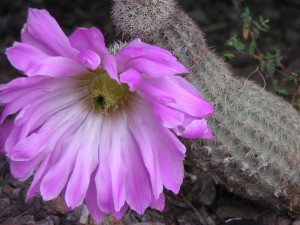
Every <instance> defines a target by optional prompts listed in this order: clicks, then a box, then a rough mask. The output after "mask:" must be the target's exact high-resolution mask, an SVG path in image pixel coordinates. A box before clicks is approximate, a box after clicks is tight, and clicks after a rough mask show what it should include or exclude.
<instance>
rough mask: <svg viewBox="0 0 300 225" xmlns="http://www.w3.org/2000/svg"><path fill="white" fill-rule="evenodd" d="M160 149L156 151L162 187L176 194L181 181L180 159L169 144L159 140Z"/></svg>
mask: <svg viewBox="0 0 300 225" xmlns="http://www.w3.org/2000/svg"><path fill="white" fill-rule="evenodd" d="M161 145H162V146H161V150H160V151H157V154H158V160H159V167H160V170H161V177H162V181H163V184H164V187H165V188H166V189H168V190H170V191H172V192H173V193H175V194H178V192H179V189H180V186H181V184H182V181H183V171H184V169H183V163H182V159H181V158H178V157H177V156H176V154H174V150H173V149H171V146H168V145H167V144H165V143H164V142H163V141H161Z"/></svg>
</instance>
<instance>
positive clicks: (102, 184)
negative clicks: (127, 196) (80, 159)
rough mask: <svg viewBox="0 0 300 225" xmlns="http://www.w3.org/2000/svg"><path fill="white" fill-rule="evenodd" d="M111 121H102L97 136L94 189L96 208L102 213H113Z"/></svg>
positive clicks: (108, 119)
mask: <svg viewBox="0 0 300 225" xmlns="http://www.w3.org/2000/svg"><path fill="white" fill-rule="evenodd" d="M110 128H111V119H110V118H109V117H108V118H107V120H103V124H102V128H101V131H100V132H101V135H100V136H99V167H98V171H97V172H96V177H95V178H96V180H97V182H96V189H97V193H98V195H97V202H98V206H99V208H100V209H101V211H102V212H104V213H108V214H109V213H110V212H112V211H115V207H114V202H113V196H112V181H111V172H110V167H109V164H110V161H109V160H110V157H109V154H110V146H111V142H112V132H113V130H112V129H110Z"/></svg>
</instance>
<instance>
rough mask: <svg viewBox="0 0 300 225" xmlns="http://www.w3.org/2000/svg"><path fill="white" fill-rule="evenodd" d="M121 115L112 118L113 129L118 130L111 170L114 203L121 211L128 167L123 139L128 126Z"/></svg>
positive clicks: (111, 149) (113, 146)
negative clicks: (124, 155)
mask: <svg viewBox="0 0 300 225" xmlns="http://www.w3.org/2000/svg"><path fill="white" fill-rule="evenodd" d="M121 116H122V114H121V115H118V116H115V117H113V119H112V120H111V128H110V129H111V130H118V132H114V136H113V141H112V142H111V146H110V149H109V151H110V157H109V158H110V163H109V164H110V172H111V182H112V195H113V203H114V208H115V211H116V212H119V211H120V210H121V208H122V207H123V205H124V203H125V199H126V189H125V188H126V187H125V181H126V168H125V165H124V163H123V154H124V153H123V151H122V149H123V147H124V146H123V140H124V139H125V137H126V135H127V134H126V132H127V129H126V128H125V127H126V126H127V124H126V121H124V119H125V118H122V117H121Z"/></svg>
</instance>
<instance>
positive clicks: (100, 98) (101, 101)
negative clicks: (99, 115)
mask: <svg viewBox="0 0 300 225" xmlns="http://www.w3.org/2000/svg"><path fill="white" fill-rule="evenodd" d="M95 103H97V104H99V106H100V108H101V109H104V105H105V98H104V96H102V95H99V96H98V97H96V99H95Z"/></svg>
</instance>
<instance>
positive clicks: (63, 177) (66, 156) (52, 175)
mask: <svg viewBox="0 0 300 225" xmlns="http://www.w3.org/2000/svg"><path fill="white" fill-rule="evenodd" d="M71 140H72V142H71V141H68V142H66V143H65V144H64V145H63V147H64V149H63V151H61V155H60V157H59V159H58V161H57V162H56V163H55V164H54V165H53V166H52V167H51V168H49V169H48V170H47V171H46V173H45V174H44V176H43V177H42V178H41V181H40V192H41V195H42V197H43V199H44V200H45V201H48V200H51V199H54V198H56V197H57V196H58V195H60V193H61V192H62V190H63V189H64V188H65V186H66V184H67V182H68V179H69V176H70V173H71V171H72V169H73V167H74V164H75V159H76V156H77V154H78V146H77V144H78V142H79V141H80V140H76V139H71ZM66 162H67V163H66ZM57 177H59V179H57Z"/></svg>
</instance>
